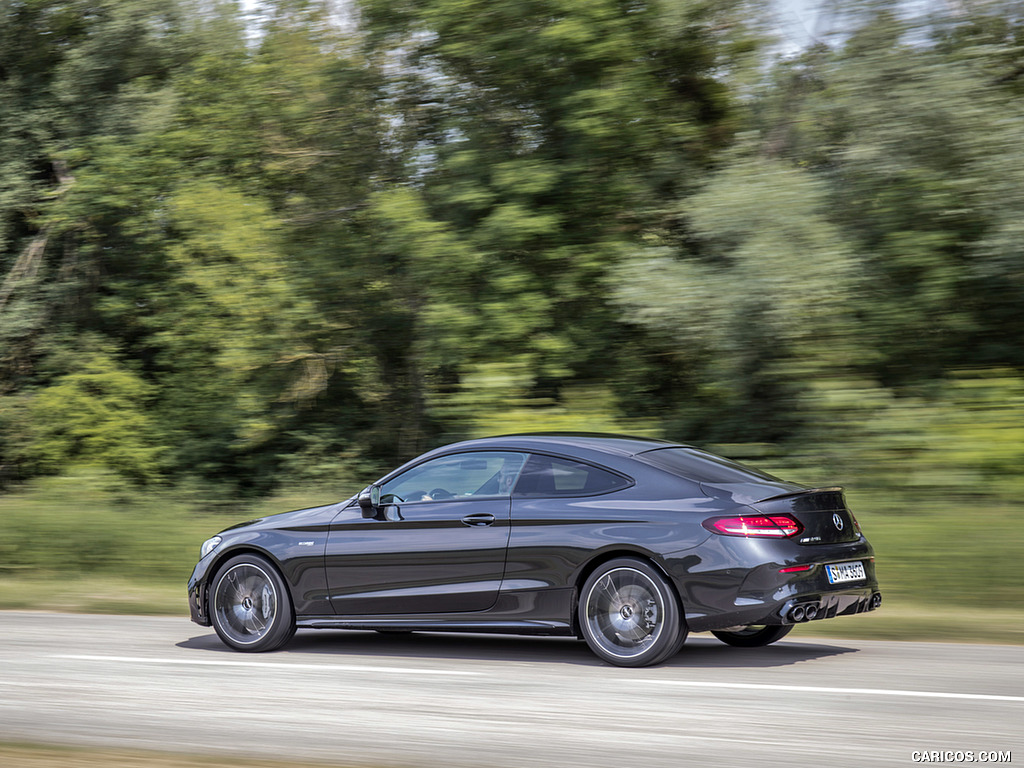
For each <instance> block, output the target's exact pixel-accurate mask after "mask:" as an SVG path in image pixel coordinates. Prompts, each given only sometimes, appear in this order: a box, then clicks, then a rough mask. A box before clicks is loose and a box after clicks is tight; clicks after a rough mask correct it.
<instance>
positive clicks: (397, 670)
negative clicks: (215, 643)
mask: <svg viewBox="0 0 1024 768" xmlns="http://www.w3.org/2000/svg"><path fill="white" fill-rule="evenodd" d="M50 658H53V659H74V660H77V661H118V662H126V663H129V664H190V665H194V666H206V667H257V668H260V669H267V668H271V669H315V670H318V671H321V672H390V673H392V674H396V675H462V676H467V675H473V676H476V675H480V674H482V673H481V672H469V671H466V670H448V669H424V668H422V667H368V666H364V665H361V664H290V663H288V662H276V661H229V660H227V659H225V660H223V661H220V660H217V659H161V658H155V657H151V656H84V655H79V654H62V653H61V654H54V655H53V656H51V657H50Z"/></svg>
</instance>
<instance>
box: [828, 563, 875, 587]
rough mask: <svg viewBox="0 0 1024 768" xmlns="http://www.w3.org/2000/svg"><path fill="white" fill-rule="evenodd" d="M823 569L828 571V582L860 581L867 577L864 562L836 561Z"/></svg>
mask: <svg viewBox="0 0 1024 768" xmlns="http://www.w3.org/2000/svg"><path fill="white" fill-rule="evenodd" d="M825 570H826V572H827V573H828V583H829V584H838V583H840V582H842V581H860V580H861V579H866V578H867V574H866V573H864V563H836V564H835V565H826V566H825Z"/></svg>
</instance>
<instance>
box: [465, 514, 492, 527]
mask: <svg viewBox="0 0 1024 768" xmlns="http://www.w3.org/2000/svg"><path fill="white" fill-rule="evenodd" d="M493 522H494V515H492V514H490V513H488V512H476V513H474V514H472V515H466V516H465V517H464V518H462V524H463V525H490V524H491V523H493Z"/></svg>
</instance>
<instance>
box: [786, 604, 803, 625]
mask: <svg viewBox="0 0 1024 768" xmlns="http://www.w3.org/2000/svg"><path fill="white" fill-rule="evenodd" d="M789 619H790V621H792V622H794V623H799V622H801V621H806V620H807V611H806V610H804V607H803V606H802V605H798V606H796V608H794V609H793V610H792V611H790V612H789Z"/></svg>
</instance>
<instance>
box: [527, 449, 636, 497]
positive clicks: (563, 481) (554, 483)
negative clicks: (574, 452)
mask: <svg viewBox="0 0 1024 768" xmlns="http://www.w3.org/2000/svg"><path fill="white" fill-rule="evenodd" d="M629 484H630V481H629V480H627V479H626V478H624V477H622V476H620V475H616V474H615V473H613V472H608V471H607V470H604V469H600V468H599V467H594V466H591V465H590V464H583V463H580V462H578V461H572V460H570V459H556V458H554V457H552V456H539V455H532V456H530V460H529V461H528V462H526V466H525V467H524V468H523V471H522V472H521V473H520V475H519V483H518V484H517V485H516V490H515V495H516V496H526V497H532V498H536V497H540V496H590V495H592V494H598V493H607V492H609V491H614V490H618V489H619V488H625V487H627V486H628V485H629Z"/></svg>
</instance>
